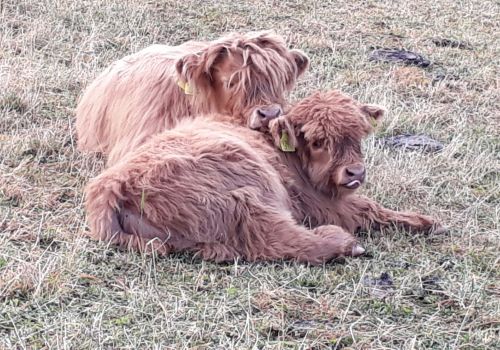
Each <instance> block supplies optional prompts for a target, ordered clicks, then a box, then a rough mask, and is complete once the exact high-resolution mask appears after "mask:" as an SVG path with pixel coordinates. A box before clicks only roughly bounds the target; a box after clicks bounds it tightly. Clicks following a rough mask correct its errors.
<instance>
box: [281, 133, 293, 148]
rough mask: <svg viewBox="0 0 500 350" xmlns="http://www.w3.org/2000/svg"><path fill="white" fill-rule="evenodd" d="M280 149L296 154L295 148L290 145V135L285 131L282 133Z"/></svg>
mask: <svg viewBox="0 0 500 350" xmlns="http://www.w3.org/2000/svg"><path fill="white" fill-rule="evenodd" d="M280 149H281V150H282V151H283V152H295V147H294V146H292V145H290V139H289V137H288V133H287V132H286V131H285V130H283V131H282V132H281V138H280Z"/></svg>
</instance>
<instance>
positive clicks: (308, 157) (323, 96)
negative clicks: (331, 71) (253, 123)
mask: <svg viewBox="0 0 500 350" xmlns="http://www.w3.org/2000/svg"><path fill="white" fill-rule="evenodd" d="M383 115H384V109H383V108H382V107H378V106H375V105H366V104H361V103H359V102H357V101H355V100H354V99H352V98H350V97H348V96H346V95H343V94H342V93H340V92H338V91H329V92H326V93H315V94H313V95H311V96H309V97H307V98H305V99H303V100H302V101H300V102H299V103H297V104H295V105H294V106H293V107H292V108H291V109H290V111H289V112H287V113H286V115H284V116H282V117H280V118H278V119H276V120H274V121H272V122H271V123H270V125H269V128H270V132H271V134H272V136H273V139H274V142H275V143H276V145H277V146H278V147H279V148H280V149H281V150H282V151H284V152H294V153H295V154H296V156H297V157H298V158H299V160H300V164H301V166H302V171H304V172H305V173H306V175H307V177H308V178H309V180H310V182H311V183H312V184H313V185H314V186H315V187H316V189H317V190H319V191H321V192H323V193H325V194H329V195H333V196H341V195H345V194H348V193H352V192H353V191H354V190H356V189H357V188H358V187H359V186H361V185H362V184H363V182H364V180H365V173H366V171H365V166H364V162H363V154H362V151H361V141H362V140H363V138H364V137H366V136H367V135H368V134H370V133H371V132H372V131H373V128H374V126H375V125H376V124H377V123H378V122H379V121H380V120H381V119H382V116H383Z"/></svg>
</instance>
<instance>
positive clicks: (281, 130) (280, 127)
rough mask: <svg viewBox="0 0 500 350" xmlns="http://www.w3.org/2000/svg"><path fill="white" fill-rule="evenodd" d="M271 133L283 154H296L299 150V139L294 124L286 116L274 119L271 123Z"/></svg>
mask: <svg viewBox="0 0 500 350" xmlns="http://www.w3.org/2000/svg"><path fill="white" fill-rule="evenodd" d="M269 132H270V133H271V136H272V137H273V141H274V144H275V146H276V147H278V148H279V149H280V150H281V151H283V152H295V151H296V148H297V137H296V136H295V130H294V128H293V126H292V124H291V123H290V122H289V121H288V119H287V118H286V116H281V117H279V118H276V119H273V120H271V121H270V122H269Z"/></svg>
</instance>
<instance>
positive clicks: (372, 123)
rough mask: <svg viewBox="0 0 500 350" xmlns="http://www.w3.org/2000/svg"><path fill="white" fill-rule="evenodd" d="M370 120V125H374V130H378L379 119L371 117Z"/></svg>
mask: <svg viewBox="0 0 500 350" xmlns="http://www.w3.org/2000/svg"><path fill="white" fill-rule="evenodd" d="M368 119H370V124H371V125H372V127H373V128H376V127H377V126H378V122H377V119H375V118H373V117H370V118H368Z"/></svg>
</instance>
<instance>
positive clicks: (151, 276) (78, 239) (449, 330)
mask: <svg viewBox="0 0 500 350" xmlns="http://www.w3.org/2000/svg"><path fill="white" fill-rule="evenodd" d="M499 13H500V6H499V3H498V1H487V0H477V1H452V0H435V1H432V2H426V1H423V0H418V1H413V2H411V1H401V2H398V3H397V4H396V3H394V2H393V1H389V0H385V1H377V2H376V1H338V2H329V1H324V0H323V1H307V2H303V1H253V2H249V1H248V2H243V1H231V2H224V3H221V2H218V1H190V0H184V1H178V0H170V1H169V0H164V1H161V0H150V1H141V0H128V1H124V0H109V1H98V0H83V1H70V0H50V1H49V0H40V1H34V0H0V141H1V142H0V145H1V146H0V174H1V178H0V247H1V248H0V348H5V349H24V348H27V349H38V348H57V349H59V348H68V349H80V348H81V349H96V348H108V349H109V348H128V349H135V348H192V349H209V348H219V349H231V348H234V349H250V348H254V349H295V348H303V349H311V348H315V349H326V348H333V349H339V348H343V347H352V348H357V349H375V348H378V349H382V348H383V349H388V348H391V349H423V348H433V349H458V348H463V349H498V348H499V347H500V341H499V339H500V335H499V328H500V325H499V322H500V302H499V301H500V300H499V299H500V268H499V267H500V266H499V248H500V245H499V241H500V240H499V238H500V237H499V216H500V205H499V204H500V181H499V177H498V174H499V170H500V159H499V154H500V141H499V134H500V112H499V110H500V108H499V107H500V102H499V98H498V96H500V84H499V78H498V77H499V76H500V75H499V68H498V67H499V66H500V65H499V63H500V61H499V57H500V50H499V45H500V44H499V37H498V33H499V30H500V28H499V25H498V23H500V16H499ZM262 28H273V29H276V30H277V31H278V32H280V33H282V34H283V35H285V36H286V37H287V38H288V39H289V41H290V43H291V44H292V45H294V46H296V47H300V48H303V49H304V50H306V51H307V52H308V53H309V54H310V56H311V58H312V67H311V71H310V73H309V74H308V75H307V76H306V77H305V79H303V80H302V82H301V83H300V85H299V86H298V88H297V90H296V92H295V96H294V97H300V96H304V95H305V94H308V93H309V92H310V91H312V90H314V89H318V88H321V89H327V88H332V87H336V88H340V89H342V90H344V91H346V92H347V93H350V94H353V95H354V96H356V97H357V98H359V99H360V100H362V101H365V102H372V103H380V104H383V105H385V106H386V107H387V108H388V110H389V114H388V116H387V119H386V121H385V122H384V124H383V126H382V129H381V130H380V133H379V134H378V135H376V136H375V137H374V138H372V139H371V140H369V141H368V142H367V143H366V156H367V162H368V164H369V183H368V185H367V186H366V188H365V189H364V192H365V193H367V194H369V195H371V196H373V197H375V198H377V199H378V200H380V201H381V202H382V203H384V204H385V205H387V206H389V207H392V208H400V209H403V208H407V209H414V210H419V211H422V212H425V213H431V214H433V215H435V216H437V217H439V218H440V219H441V220H442V221H443V222H444V223H445V224H446V225H448V226H450V227H452V229H451V233H450V234H449V235H445V236H440V237H424V236H411V235H409V234H408V233H405V232H397V231H386V232H383V233H368V234H367V235H366V236H364V237H362V240H363V242H364V246H365V247H367V248H368V249H369V252H370V255H369V256H368V257H364V258H361V259H349V260H348V261H347V262H346V263H344V264H328V265H326V266H325V267H323V268H309V267H306V266H303V265H297V264H293V263H280V262H277V263H275V264H241V263H238V264H236V263H235V264H232V265H223V266H221V265H215V264H211V263H206V262H200V261H197V260H194V261H193V260H192V259H191V258H190V257H189V256H184V255H178V256H173V257H171V258H168V259H157V258H152V257H143V256H139V255H136V254H128V253H124V252H119V251H116V250H115V249H109V248H107V247H105V246H104V245H102V244H97V243H95V242H91V241H88V240H87V239H86V238H85V237H84V235H83V232H84V230H85V221H84V213H83V210H82V186H83V185H84V184H85V183H86V182H87V180H88V179H89V178H91V177H92V176H94V175H96V174H97V173H98V172H99V170H100V169H101V168H102V162H101V161H99V160H95V159H93V158H92V157H83V156H81V155H79V154H78V153H76V151H75V141H74V131H73V125H74V120H73V110H74V107H75V103H76V98H77V96H78V95H79V94H80V93H81V91H82V89H83V87H84V86H85V85H86V84H87V83H88V82H89V81H90V80H91V79H92V78H93V77H94V76H95V75H96V74H97V72H99V71H100V70H101V69H103V68H104V67H105V66H106V65H108V64H109V63H110V62H111V61H113V60H115V59H117V58H120V57H122V56H123V55H125V54H127V53H129V52H132V51H136V50H138V49H140V48H142V47H145V46H146V45H148V44H152V43H162V42H168V43H173V44H177V43H180V42H183V41H185V40H188V39H192V38H213V37H216V36H218V35H220V33H221V32H225V31H229V30H236V29H240V30H247V29H262ZM436 39H439V40H440V39H454V40H459V41H462V42H464V43H466V44H465V45H462V46H460V47H456V46H457V45H451V47H450V46H444V47H443V46H442V45H441V44H439V45H437V44H436V42H438V43H441V42H442V41H439V40H436ZM453 46H455V47H453ZM370 47H389V48H392V47H404V48H407V49H411V50H415V51H417V52H420V53H422V54H424V55H425V56H426V57H428V58H429V59H431V60H432V61H433V62H434V65H433V66H432V67H429V68H425V69H422V68H411V67H403V66H400V65H393V64H387V63H374V62H370V61H368V55H369V51H370ZM399 132H423V133H426V134H429V135H430V136H432V137H434V138H436V139H438V140H441V141H442V142H444V143H445V145H446V146H445V149H444V151H443V152H441V153H438V154H434V155H428V154H421V153H412V152H404V151H395V150H389V149H385V148H382V147H381V146H379V145H378V143H377V142H376V139H377V138H378V137H380V136H383V135H390V134H394V133H399ZM382 272H387V273H388V274H389V275H390V276H391V277H392V280H393V281H394V283H393V286H387V287H385V288H383V289H382V290H376V288H375V287H373V286H372V284H373V283H366V281H368V280H369V279H373V278H376V277H378V276H379V275H380V274H381V273H382Z"/></svg>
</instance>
